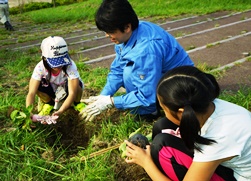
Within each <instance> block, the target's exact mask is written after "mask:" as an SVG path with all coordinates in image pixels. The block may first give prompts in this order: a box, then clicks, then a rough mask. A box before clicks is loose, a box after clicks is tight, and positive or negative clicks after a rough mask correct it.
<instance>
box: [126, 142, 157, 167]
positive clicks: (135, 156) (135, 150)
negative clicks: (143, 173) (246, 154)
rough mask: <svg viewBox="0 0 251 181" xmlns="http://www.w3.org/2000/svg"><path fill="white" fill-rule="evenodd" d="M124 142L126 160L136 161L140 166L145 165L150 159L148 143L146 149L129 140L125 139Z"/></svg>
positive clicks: (129, 161)
mask: <svg viewBox="0 0 251 181" xmlns="http://www.w3.org/2000/svg"><path fill="white" fill-rule="evenodd" d="M125 143H126V145H127V146H126V156H127V158H126V160H125V161H126V162H127V163H136V164H137V165H139V166H141V167H143V168H144V167H145V166H146V165H147V164H148V163H149V161H151V160H152V158H151V154H150V151H151V150H150V145H147V146H146V149H143V148H140V147H138V146H136V145H134V144H132V143H131V142H129V141H127V140H125Z"/></svg>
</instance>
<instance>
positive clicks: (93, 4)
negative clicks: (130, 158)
mask: <svg viewBox="0 0 251 181" xmlns="http://www.w3.org/2000/svg"><path fill="white" fill-rule="evenodd" d="M100 2H101V0H88V1H84V2H80V3H76V4H71V5H67V6H66V5H65V6H60V7H56V8H47V9H42V10H35V11H31V12H26V13H23V14H18V15H13V16H12V17H11V18H13V19H14V20H18V21H20V22H21V23H23V24H26V23H27V25H31V26H33V27H37V28H38V31H37V32H36V34H35V35H29V34H28V33H25V32H15V34H8V33H5V31H4V30H0V34H1V37H0V39H1V40H4V39H5V38H7V37H8V36H13V37H12V39H15V38H16V39H17V40H18V42H21V41H22V42H27V41H31V40H37V39H40V40H41V39H42V38H44V37H46V36H48V35H49V34H51V33H52V32H55V31H57V34H58V35H60V34H66V33H67V32H68V31H70V30H73V29H74V28H75V29H86V28H87V27H89V26H87V25H94V22H93V16H94V13H95V10H96V9H97V7H98V5H99V3H100ZM131 3H132V5H133V7H135V11H136V12H137V14H138V15H139V16H140V17H151V18H153V19H156V20H157V19H161V18H167V17H170V18H172V19H176V18H178V16H180V15H187V16H188V15H198V14H206V13H211V12H215V11H222V10H231V11H244V10H247V9H251V2H250V0H242V1H239V2H238V3H236V1H235V0H228V1H225V0H205V1H199V0H182V1H174V0H169V1H166V0H156V1H150V0H147V1H140V0H132V1H131ZM76 22H78V24H77V25H76V27H72V24H76ZM62 23H63V24H64V25H65V27H64V28H62V29H60V30H58V29H57V27H58V25H60V24H62ZM48 27H50V28H51V29H52V30H51V32H47V31H45V30H46V28H48ZM28 28H29V27H28ZM30 28H32V27H30ZM69 29H70V30H69ZM39 30H41V31H39ZM43 30H44V31H43ZM47 33H48V34H47ZM13 42H14V43H15V41H13ZM38 51H39V47H32V48H30V49H29V50H28V51H12V50H4V49H0V57H1V58H0V59H1V61H0V95H1V96H0V113H1V114H0V128H1V130H0V163H1V164H0V178H1V180H4V181H9V180H18V181H23V180H48V181H50V180H74V181H75V180H87V181H96V180H111V181H112V180H116V177H117V174H118V173H116V172H114V170H115V167H116V164H115V163H116V161H117V160H116V158H114V159H113V156H114V155H111V154H112V153H111V152H107V153H105V154H103V155H102V156H99V157H95V158H92V159H90V160H87V161H85V162H80V161H72V160H71V158H72V157H73V156H75V158H76V159H78V158H80V157H82V156H86V155H88V154H90V153H92V152H94V151H96V150H95V149H94V148H93V145H95V142H97V141H103V142H106V143H108V144H109V143H117V144H118V143H121V142H123V140H124V139H125V138H127V137H128V135H129V133H131V132H133V131H134V130H136V129H137V128H139V127H142V128H143V130H144V132H145V133H149V132H150V131H151V126H149V125H144V124H142V123H135V122H134V121H132V119H131V118H130V116H129V115H127V114H125V115H124V114H123V116H121V117H120V118H119V119H120V121H119V123H118V124H114V123H113V122H112V121H111V120H110V118H109V117H107V118H105V120H104V121H103V122H102V123H101V125H100V129H99V130H98V132H97V133H96V134H95V136H92V137H91V138H90V140H89V145H87V146H86V147H79V148H78V149H77V153H75V154H74V155H73V154H71V153H68V150H67V149H66V148H63V147H61V143H60V138H61V137H62V135H61V134H56V135H55V136H56V138H57V139H56V141H55V142H54V143H53V144H52V145H51V144H49V143H48V142H47V138H48V137H49V136H50V135H51V129H49V127H46V126H43V125H38V126H37V129H35V131H33V132H28V131H25V130H22V129H20V128H18V127H15V125H14V124H13V122H12V121H11V119H10V118H9V116H8V111H9V107H15V108H19V109H23V108H24V105H25V96H26V93H27V90H28V87H27V86H28V82H29V79H30V76H31V72H32V70H33V68H34V66H35V65H36V63H37V61H38V60H39V59H40V54H39V53H38ZM77 66H78V69H79V71H80V75H81V78H82V79H83V81H84V82H85V84H86V86H88V87H92V88H93V90H94V91H96V92H99V91H100V90H101V89H102V87H103V86H104V84H105V82H106V76H107V73H108V71H109V70H108V69H106V68H95V69H92V68H91V67H89V66H88V65H86V64H84V63H81V62H77ZM198 66H199V67H200V68H201V69H202V70H204V71H208V72H209V71H211V70H212V69H214V68H215V67H209V66H207V65H206V64H203V63H201V64H199V65H198ZM220 74H221V72H214V75H216V76H220ZM220 98H222V99H225V100H228V101H230V102H233V103H236V104H238V105H241V106H244V107H245V108H247V109H249V110H250V109H251V89H250V88H248V87H242V88H240V90H239V91H238V92H231V91H224V92H222V94H221V95H220ZM93 126H95V125H93ZM115 153H116V154H117V155H119V154H120V153H119V152H115Z"/></svg>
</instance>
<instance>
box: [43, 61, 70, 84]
mask: <svg viewBox="0 0 251 181" xmlns="http://www.w3.org/2000/svg"><path fill="white" fill-rule="evenodd" d="M42 60H43V64H44V67H45V68H46V69H47V70H48V73H49V76H48V80H47V81H49V80H50V79H51V70H52V68H51V67H50V66H49V64H48V62H47V60H46V57H44V56H42ZM67 67H68V65H64V66H63V67H62V70H63V71H64V73H65V75H66V76H68V74H67V71H66V70H67Z"/></svg>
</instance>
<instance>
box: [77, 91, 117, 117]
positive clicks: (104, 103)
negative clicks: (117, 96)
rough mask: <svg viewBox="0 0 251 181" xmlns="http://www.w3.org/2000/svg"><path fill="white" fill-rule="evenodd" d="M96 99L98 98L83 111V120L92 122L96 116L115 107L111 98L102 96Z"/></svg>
mask: <svg viewBox="0 0 251 181" xmlns="http://www.w3.org/2000/svg"><path fill="white" fill-rule="evenodd" d="M95 97H98V98H97V100H96V101H95V102H93V103H91V104H89V105H88V106H86V107H85V108H84V109H83V111H81V112H80V113H79V114H80V116H81V118H82V119H85V121H92V120H93V119H94V118H95V116H97V115H99V114H100V113H101V112H102V111H104V110H106V109H108V108H111V107H112V106H113V104H112V100H111V96H102V95H100V96H95Z"/></svg>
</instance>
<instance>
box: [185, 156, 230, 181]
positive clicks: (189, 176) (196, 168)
mask: <svg viewBox="0 0 251 181" xmlns="http://www.w3.org/2000/svg"><path fill="white" fill-rule="evenodd" d="M232 158H233V157H228V158H223V159H219V160H214V161H210V162H193V163H192V164H191V166H190V167H189V169H188V171H187V173H186V175H185V178H184V181H190V180H194V181H201V180H203V181H210V179H211V178H212V176H213V174H214V172H215V170H216V168H217V167H218V166H219V165H220V164H221V163H222V162H224V161H227V160H230V159H232Z"/></svg>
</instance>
